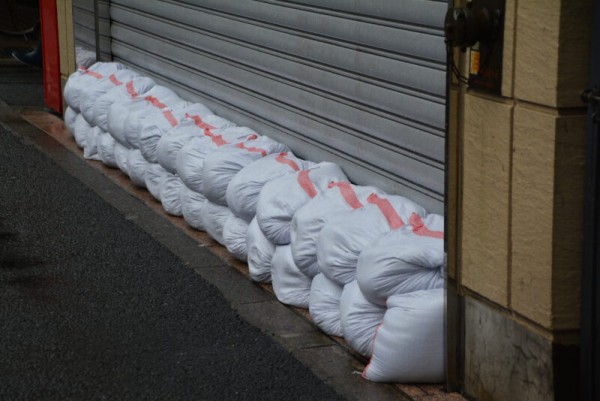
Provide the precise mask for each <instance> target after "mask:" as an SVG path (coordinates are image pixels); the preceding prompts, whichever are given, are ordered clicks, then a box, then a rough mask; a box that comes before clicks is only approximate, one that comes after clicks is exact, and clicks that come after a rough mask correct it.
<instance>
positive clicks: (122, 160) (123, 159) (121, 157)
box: [115, 141, 129, 177]
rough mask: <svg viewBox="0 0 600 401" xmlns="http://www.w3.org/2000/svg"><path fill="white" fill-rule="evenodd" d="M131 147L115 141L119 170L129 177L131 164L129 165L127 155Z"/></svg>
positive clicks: (116, 160)
mask: <svg viewBox="0 0 600 401" xmlns="http://www.w3.org/2000/svg"><path fill="white" fill-rule="evenodd" d="M128 155H129V149H127V148H126V147H125V146H123V145H121V144H120V143H119V142H117V141H115V162H116V163H117V167H118V168H119V170H121V171H122V172H123V174H125V175H127V176H128V177H129V166H127V157H128Z"/></svg>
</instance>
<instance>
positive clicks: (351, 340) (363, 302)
mask: <svg viewBox="0 0 600 401" xmlns="http://www.w3.org/2000/svg"><path fill="white" fill-rule="evenodd" d="M385 311H386V308H385V306H380V305H375V304H373V303H371V302H369V301H368V300H367V299H366V298H365V297H364V295H363V294H362V292H361V291H360V288H359V287H358V283H357V282H356V281H352V282H351V283H348V284H346V285H345V286H344V289H343V291H342V296H341V297H340V323H341V325H342V333H343V335H344V339H346V341H347V342H348V344H349V345H350V346H351V347H352V348H353V349H354V350H355V351H356V352H358V353H359V354H361V355H364V356H367V357H369V356H371V352H372V351H373V340H374V339H375V332H376V331H377V327H378V326H379V325H380V324H381V322H382V321H383V315H384V314H385Z"/></svg>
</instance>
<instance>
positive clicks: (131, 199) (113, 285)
mask: <svg viewBox="0 0 600 401" xmlns="http://www.w3.org/2000/svg"><path fill="white" fill-rule="evenodd" d="M5 71H8V72H10V74H12V75H11V76H12V77H13V78H16V77H19V76H20V77H21V78H22V79H12V80H0V97H1V98H3V99H5V101H4V102H2V101H0V139H1V141H2V142H1V144H0V146H1V149H2V158H1V161H0V174H3V176H1V177H0V179H1V180H2V181H3V182H7V183H10V184H11V185H10V186H6V187H5V191H4V194H3V195H2V197H1V198H0V205H1V207H2V209H0V210H1V211H2V212H1V213H0V218H3V220H2V224H3V225H4V227H0V231H4V232H5V236H3V234H0V241H4V242H0V262H1V263H2V267H3V268H2V269H0V276H3V278H2V279H0V280H1V284H0V285H2V286H3V287H6V288H7V291H3V294H4V295H3V296H2V297H1V299H0V301H1V305H2V309H1V310H0V312H1V314H2V316H1V320H0V321H7V322H9V324H8V325H7V326H6V327H9V328H11V330H12V332H6V331H5V330H2V333H3V334H2V336H3V341H2V342H3V343H6V344H12V345H9V346H8V349H7V351H6V352H7V353H6V354H4V353H5V351H4V348H3V350H2V353H3V354H4V355H0V358H2V360H4V361H11V362H13V363H10V364H8V365H10V366H9V367H5V368H3V369H0V377H3V378H12V379H11V380H9V381H8V382H10V383H11V385H12V387H11V386H10V385H9V386H6V387H5V389H3V390H0V398H3V399H4V398H6V399H29V398H30V397H32V396H33V397H34V398H36V399H38V398H39V397H37V396H36V394H41V393H39V392H41V391H43V390H45V389H48V388H52V389H56V394H52V395H49V396H45V397H41V398H39V399H69V398H71V399H103V397H108V399H115V398H116V399H196V398H197V399H211V400H212V399H250V400H251V399H274V400H276V399H319V400H321V399H323V400H324V399H348V400H403V399H412V400H419V401H421V400H423V401H424V400H438V399H445V400H454V399H456V400H459V399H461V400H462V397H460V396H459V395H458V394H446V393H444V392H443V391H442V389H441V386H439V385H432V386H410V385H390V384H376V383H370V382H367V381H365V380H363V379H362V378H361V377H360V375H359V374H357V373H358V372H361V371H362V369H363V367H364V362H365V361H363V360H360V359H358V358H357V357H356V355H353V354H352V352H351V351H350V350H349V349H348V348H347V347H346V346H345V344H344V342H343V341H340V340H339V339H333V338H330V337H328V336H325V335H323V334H322V333H321V332H320V331H319V330H318V329H317V328H316V327H315V326H314V325H313V324H312V323H311V322H310V319H309V317H308V315H307V313H306V311H302V310H298V309H293V308H288V307H285V306H283V305H282V304H280V303H279V302H277V300H276V299H275V297H274V296H273V294H272V291H271V289H270V287H269V286H259V285H256V284H254V283H252V282H251V281H250V280H249V278H248V276H247V267H246V266H245V264H243V263H240V262H238V261H236V260H235V259H233V258H232V257H231V256H230V255H229V254H228V253H227V251H226V250H225V249H224V248H223V247H221V246H220V245H218V244H217V243H215V242H214V241H212V239H210V238H209V237H208V236H207V235H206V234H204V233H200V232H197V231H194V230H192V229H190V228H189V227H188V226H187V225H186V224H185V222H184V221H183V219H181V218H174V217H171V216H168V215H166V213H164V212H163V211H162V207H161V205H160V203H158V202H156V201H155V200H154V198H152V197H151V196H150V195H149V194H148V193H147V192H146V191H145V190H141V189H139V188H136V187H134V186H133V185H132V184H131V183H130V182H129V180H128V179H127V178H126V177H125V176H124V175H123V174H122V173H121V172H120V171H117V170H111V169H107V168H105V167H104V166H103V165H102V164H101V163H98V162H89V161H85V160H84V159H83V158H82V157H81V152H80V151H79V150H78V149H77V147H76V145H75V143H74V141H73V140H72V138H70V137H69V136H68V135H67V133H66V130H65V128H64V124H63V123H62V121H61V120H60V119H58V118H57V117H55V116H52V115H50V114H48V113H44V112H43V111H41V108H42V106H41V102H40V99H39V92H38V95H36V90H38V89H35V88H39V87H41V81H39V72H38V73H37V74H38V75H37V76H36V72H35V71H32V70H30V69H28V68H26V67H19V66H17V65H15V64H14V63H9V64H5V65H4V66H3V65H2V63H0V74H3V73H4V72H5ZM5 76H6V75H5ZM19 93H21V94H23V97H20V95H19ZM7 103H8V104H7ZM36 127H37V128H36ZM31 145H33V146H31ZM34 180H38V182H37V183H36V184H33V182H34ZM29 181H31V182H29ZM19 185H20V186H19ZM30 200H31V201H30ZM7 205H9V206H7ZM25 222H28V223H25ZM36 223H37V226H36ZM34 227H35V228H34ZM59 238H60V240H58V239H59ZM44 242H46V243H44ZM61 247H64V249H62V248H61ZM30 249H31V250H33V251H30ZM59 249H60V252H59V251H58V250H59ZM2 252H4V253H3V254H2ZM58 254H60V255H61V256H57V255H58ZM6 255H13V256H14V257H13V256H11V257H10V258H8V259H7V257H6ZM109 255H110V256H111V257H112V258H113V259H112V261H111V262H108V261H107V260H108V256H109ZM11 258H12V259H11ZM7 260H8V262H7ZM28 269H30V270H28ZM48 269H51V270H52V272H53V274H51V275H47V274H45V273H44V272H47V270H48ZM28 271H31V272H32V273H31V274H30V273H23V272H28ZM46 298H47V299H48V302H46ZM40 302H41V305H43V306H41V305H37V304H36V303H40ZM29 308H32V309H29ZM36 308H38V309H39V310H36ZM17 310H18V311H19V312H18V313H16V312H15V311H17ZM31 310H33V311H34V312H33V315H29V313H30V312H31ZM36 313H37V314H36ZM103 313H108V314H107V315H103ZM24 316H29V317H30V319H29V320H27V321H26V322H25V321H23V319H24ZM248 323H250V324H248ZM9 333H12V334H9ZM100 334H101V335H100ZM47 336H50V337H49V338H48V337H47ZM23 339H26V341H24V342H23ZM19 344H23V346H22V347H21V348H19ZM40 344H43V345H44V346H40ZM74 344H78V347H72V346H73V345H74ZM13 346H14V347H16V348H14V347H13ZM23 347H28V348H23ZM34 349H35V350H36V352H33V351H32V350H34ZM34 353H35V355H33V354H34ZM42 355H43V356H42ZM17 362H18V363H17ZM42 362H44V363H46V364H45V365H44V364H42V365H39V366H38V365H37V364H38V363H42ZM306 367H308V369H307V368H306ZM55 374H58V377H55ZM36 378H38V379H36ZM41 378H43V380H42V379H41ZM120 378H122V379H124V380H123V381H120ZM3 382H7V381H4V380H3ZM8 382H7V383H8ZM121 390H122V391H123V392H119V391H121ZM2 391H13V393H2ZM36 391H37V392H38V393H36ZM15 394H17V395H19V394H21V395H22V398H12V397H9V396H12V395H15ZM25 395H27V396H25Z"/></svg>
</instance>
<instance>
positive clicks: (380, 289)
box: [356, 214, 445, 305]
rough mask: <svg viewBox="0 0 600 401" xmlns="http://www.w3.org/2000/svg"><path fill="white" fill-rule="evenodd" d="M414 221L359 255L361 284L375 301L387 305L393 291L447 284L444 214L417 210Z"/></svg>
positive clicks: (416, 289)
mask: <svg viewBox="0 0 600 401" xmlns="http://www.w3.org/2000/svg"><path fill="white" fill-rule="evenodd" d="M410 223H411V224H407V225H405V226H403V227H401V228H399V229H398V230H394V231H391V232H389V233H387V234H384V235H383V236H382V237H380V238H379V239H378V240H377V241H375V242H374V243H373V244H372V245H371V246H369V247H368V248H367V249H365V250H364V251H363V252H362V253H361V254H360V256H359V257H358V261H357V264H356V279H357V281H358V286H359V287H360V289H361V291H362V293H363V294H364V296H365V298H367V299H368V300H369V301H371V302H373V303H376V304H379V305H385V303H386V301H387V299H388V298H389V297H390V296H392V295H396V294H405V293H408V292H413V291H419V290H429V289H435V288H444V273H443V272H444V265H445V253H444V231H443V229H444V218H443V217H442V216H439V215H434V214H431V215H428V216H427V217H426V218H425V219H421V218H420V216H418V215H416V214H415V215H413V216H412V217H411V220H410ZM428 223H430V225H428ZM413 224H414V225H413Z"/></svg>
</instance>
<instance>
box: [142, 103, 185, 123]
mask: <svg viewBox="0 0 600 401" xmlns="http://www.w3.org/2000/svg"><path fill="white" fill-rule="evenodd" d="M144 99H145V100H146V101H147V102H148V103H150V104H151V105H152V106H154V107H156V108H157V109H161V110H163V109H168V107H167V105H166V104H164V103H162V102H161V101H160V100H158V98H156V97H154V96H146V97H145V98H144ZM163 116H165V118H166V119H167V121H168V122H169V124H171V126H173V127H174V126H176V125H177V124H178V122H177V119H176V118H175V116H174V115H173V113H172V112H171V110H165V111H163Z"/></svg>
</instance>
